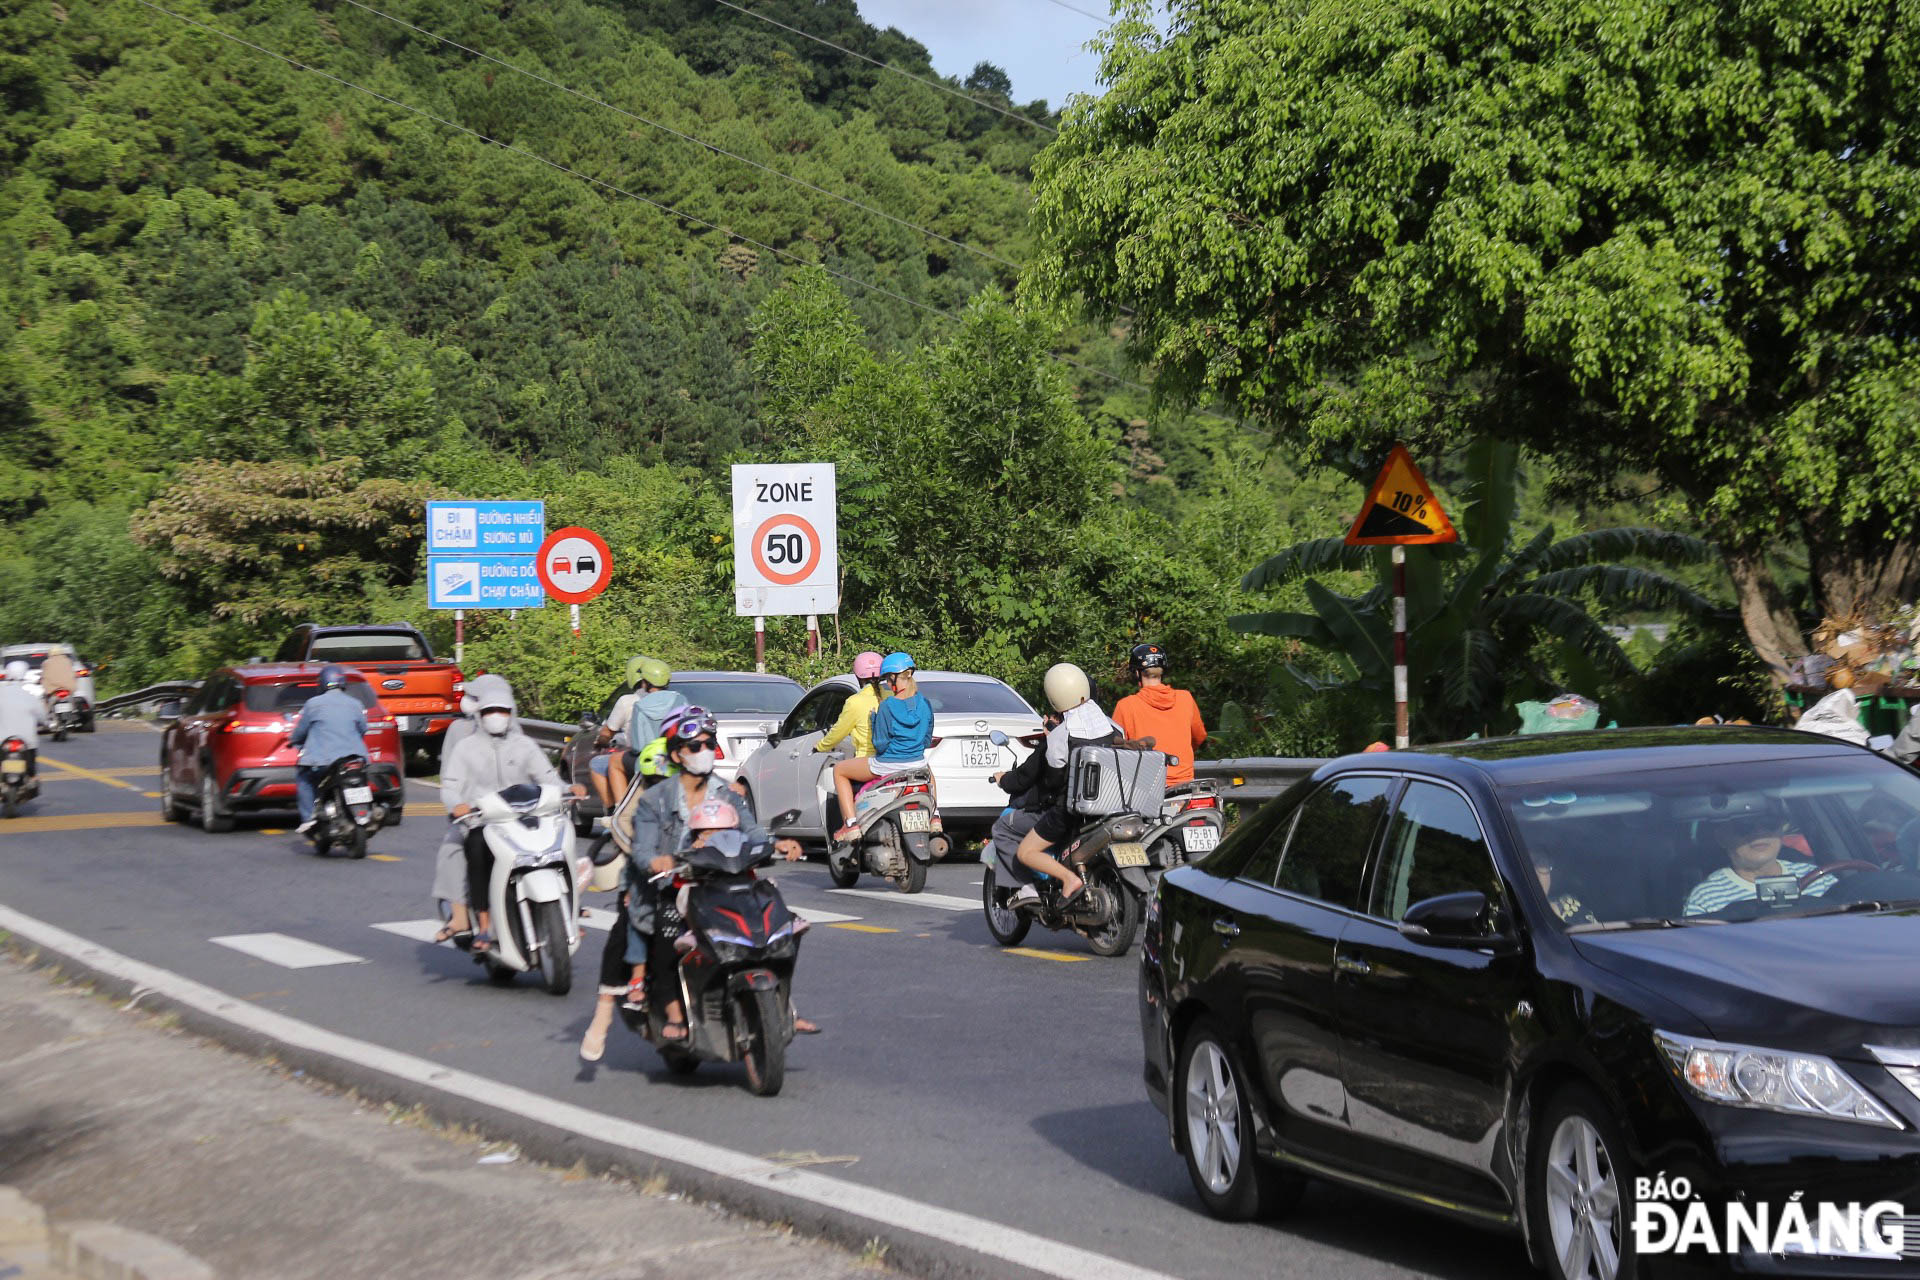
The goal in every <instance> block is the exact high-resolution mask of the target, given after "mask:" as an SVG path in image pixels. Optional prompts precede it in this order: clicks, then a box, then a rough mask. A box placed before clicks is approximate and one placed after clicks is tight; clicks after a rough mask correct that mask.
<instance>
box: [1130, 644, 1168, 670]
mask: <svg viewBox="0 0 1920 1280" xmlns="http://www.w3.org/2000/svg"><path fill="white" fill-rule="evenodd" d="M1151 668H1157V669H1159V670H1161V671H1165V670H1166V669H1167V651H1166V650H1165V649H1162V648H1161V647H1160V646H1159V645H1157V644H1137V645H1135V646H1133V648H1132V650H1131V651H1129V652H1128V654H1127V669H1128V670H1130V671H1134V672H1140V671H1146V670H1149V669H1151Z"/></svg>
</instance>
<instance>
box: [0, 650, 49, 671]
mask: <svg viewBox="0 0 1920 1280" xmlns="http://www.w3.org/2000/svg"><path fill="white" fill-rule="evenodd" d="M6 660H7V661H8V662H24V663H26V664H27V665H28V666H29V667H32V668H33V669H34V670H35V671H38V670H39V669H40V668H41V667H42V666H44V665H46V661H47V655H46V654H44V653H10V654H8V655H7V658H6Z"/></svg>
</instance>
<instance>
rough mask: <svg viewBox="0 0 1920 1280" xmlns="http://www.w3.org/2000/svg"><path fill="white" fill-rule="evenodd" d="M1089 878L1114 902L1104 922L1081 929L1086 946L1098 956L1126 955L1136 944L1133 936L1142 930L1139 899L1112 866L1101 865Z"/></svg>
mask: <svg viewBox="0 0 1920 1280" xmlns="http://www.w3.org/2000/svg"><path fill="white" fill-rule="evenodd" d="M1087 878H1088V879H1089V880H1090V881H1092V882H1093V883H1094V884H1095V885H1097V886H1099V887H1100V888H1101V889H1103V890H1105V891H1106V893H1107V896H1108V897H1110V898H1111V899H1112V900H1113V904H1114V908H1113V915H1112V916H1111V917H1110V918H1109V919H1108V920H1107V922H1106V923H1105V924H1103V925H1101V926H1099V927H1098V928H1094V929H1084V930H1082V931H1081V932H1082V933H1083V934H1085V936H1086V939H1087V945H1088V946H1090V947H1092V948H1093V953H1094V954H1095V955H1097V956H1121V955H1125V954H1126V953H1127V948H1128V947H1131V946H1132V945H1133V935H1134V934H1136V933H1138V932H1139V931H1140V916H1141V910H1140V899H1139V898H1138V897H1136V896H1135V894H1134V892H1133V890H1131V889H1129V888H1127V886H1126V883H1125V882H1124V881H1122V880H1121V879H1120V877H1119V876H1118V875H1116V874H1115V873H1114V872H1113V870H1112V869H1111V868H1109V867H1106V866H1101V867H1099V868H1098V869H1097V870H1094V871H1092V872H1090V873H1089V875H1088V877H1087Z"/></svg>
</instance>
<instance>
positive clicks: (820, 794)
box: [740, 671, 1040, 840]
mask: <svg viewBox="0 0 1920 1280" xmlns="http://www.w3.org/2000/svg"><path fill="white" fill-rule="evenodd" d="M918 675H919V680H918V683H919V688H920V692H921V694H922V695H923V696H925V698H926V699H927V701H928V702H929V703H931V704H932V705H933V733H934V739H935V743H934V746H933V748H932V749H931V750H930V751H928V752H927V760H928V763H930V764H931V765H932V766H933V778H934V784H935V788H936V790H937V791H938V792H939V798H940V816H941V819H942V821H943V822H944V824H945V826H946V829H947V832H948V834H950V835H952V836H954V837H955V838H956V839H957V838H961V837H963V836H972V837H978V836H984V835H985V834H986V832H987V829H988V828H989V827H991V826H992V825H993V820H994V819H995V818H996V817H998V816H999V815H1000V811H1001V810H1002V809H1004V808H1006V807H1007V793H1006V792H1004V791H1002V790H1001V789H1000V788H999V787H998V786H997V785H996V784H995V783H994V781H993V775H994V774H996V773H999V772H1000V771H1001V770H1003V769H1011V768H1012V767H1013V766H1014V765H1015V764H1017V763H1018V762H1019V761H1020V760H1021V759H1023V758H1024V749H1020V750H1019V751H1018V752H1016V750H1015V749H1012V748H1008V747H996V746H994V745H993V743H992V742H991V741H990V740H989V739H988V737H987V735H988V734H990V733H992V732H993V731H994V730H995V729H998V730H1000V731H1001V732H1002V733H1004V734H1006V735H1007V736H1008V737H1017V736H1019V735H1021V734H1028V733H1037V732H1039V730H1040V716H1039V713H1037V712H1036V711H1034V709H1033V708H1032V707H1030V706H1028V705H1027V701H1026V699H1025V698H1022V697H1021V696H1020V695H1019V694H1017V693H1015V692H1014V691H1013V689H1012V688H1011V687H1009V686H1008V685H1007V684H1006V683H1005V682H1004V681H1000V680H996V679H994V678H993V677H992V676H977V675H967V674H965V673H963V672H958V671H922V672H919V673H918ZM857 687H858V686H857V685H856V684H855V682H854V679H853V677H852V676H845V675H843V676H835V677H833V678H832V679H831V680H827V681H825V682H824V683H821V684H817V685H815V686H814V687H813V688H811V689H809V690H807V693H806V696H805V697H803V698H801V699H800V702H799V704H798V705H797V706H795V707H794V709H793V710H792V711H790V712H788V713H787V716H786V718H785V719H784V720H782V721H781V722H780V727H779V728H778V729H777V730H775V731H774V732H773V733H770V734H768V735H767V744H768V745H766V746H765V747H762V748H761V749H760V750H759V751H756V752H754V753H753V754H752V755H751V756H748V757H747V759H746V761H745V762H744V763H743V764H742V765H741V766H740V781H741V783H742V784H744V785H745V787H746V788H747V793H748V794H749V795H750V796H751V797H752V798H753V807H754V811H755V812H756V813H758V814H760V815H762V816H763V817H764V816H766V815H770V814H775V813H780V812H783V811H784V810H787V809H798V810H799V811H800V817H799V818H798V819H797V820H796V821H795V822H794V823H793V824H792V825H791V826H790V827H787V828H784V830H786V831H789V832H791V833H792V834H793V835H795V836H797V837H800V838H801V839H818V840H824V839H826V837H827V833H828V832H830V831H832V830H834V829H835V828H836V827H838V826H839V825H840V802H839V801H838V800H837V799H836V798H835V796H834V791H833V774H832V772H831V771H830V767H829V766H831V765H832V763H833V762H834V761H836V760H844V759H846V758H847V757H848V756H849V755H851V754H852V751H853V743H852V741H851V739H849V740H848V741H845V742H842V743H841V744H840V745H839V746H838V747H836V748H835V749H834V750H833V751H829V752H824V753H823V752H819V751H815V750H814V745H815V744H816V743H818V742H819V741H820V739H821V738H822V737H823V736H825V734H826V732H827V730H828V729H831V728H832V727H833V722H834V721H835V720H838V719H839V718H840V708H841V707H842V706H843V705H844V704H845V703H846V701H847V699H848V698H850V697H851V696H853V693H854V691H855V689H856V688H857Z"/></svg>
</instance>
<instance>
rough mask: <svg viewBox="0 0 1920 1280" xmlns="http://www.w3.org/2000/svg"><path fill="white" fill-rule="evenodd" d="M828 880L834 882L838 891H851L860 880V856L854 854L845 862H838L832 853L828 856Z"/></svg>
mask: <svg viewBox="0 0 1920 1280" xmlns="http://www.w3.org/2000/svg"><path fill="white" fill-rule="evenodd" d="M827 878H828V879H830V880H832V881H833V887H834V888H836V889H851V888H853V886H854V884H855V883H857V882H858V881H859V879H860V855H859V854H857V853H856V854H854V855H853V856H852V857H850V858H847V859H846V860H845V861H839V862H836V861H835V860H834V857H833V855H832V854H831V853H829V854H828V855H827Z"/></svg>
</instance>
